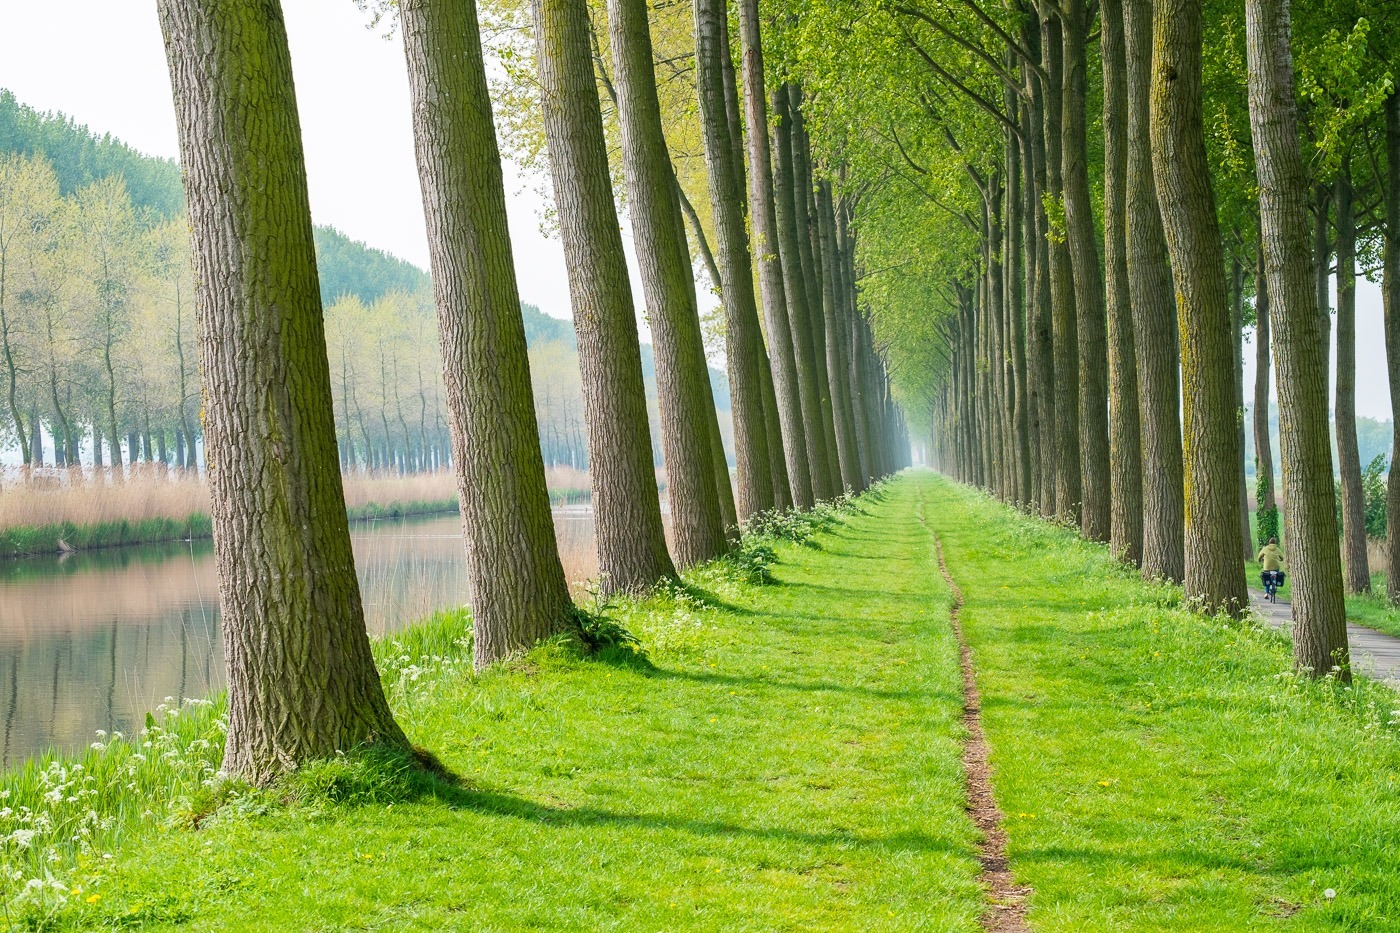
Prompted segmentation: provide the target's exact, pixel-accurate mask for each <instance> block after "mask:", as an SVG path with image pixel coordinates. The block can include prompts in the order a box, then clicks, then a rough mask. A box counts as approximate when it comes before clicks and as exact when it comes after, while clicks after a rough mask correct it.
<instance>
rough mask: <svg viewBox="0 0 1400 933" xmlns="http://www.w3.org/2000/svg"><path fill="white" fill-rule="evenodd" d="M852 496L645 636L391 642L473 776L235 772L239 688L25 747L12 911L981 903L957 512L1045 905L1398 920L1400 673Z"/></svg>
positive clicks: (758, 919) (1018, 836) (1179, 924)
mask: <svg viewBox="0 0 1400 933" xmlns="http://www.w3.org/2000/svg"><path fill="white" fill-rule="evenodd" d="M921 517H922V518H924V519H925V520H926V521H927V524H928V526H929V528H928V529H926V528H925V527H924V525H923V524H921V522H920V518H921ZM824 521H826V523H827V527H826V528H825V530H823V531H820V532H819V533H816V534H815V535H814V536H811V537H810V539H809V540H806V541H805V542H791V541H783V540H779V539H777V538H774V537H769V538H768V539H766V540H762V541H750V543H749V546H748V547H747V548H746V549H745V550H744V552H743V554H742V555H741V558H740V559H738V560H733V561H725V562H720V563H716V564H713V565H710V566H707V567H704V568H699V569H697V570H695V571H694V572H692V573H691V574H689V575H688V585H687V586H685V587H678V588H675V589H673V590H667V591H665V592H661V593H658V594H656V595H654V596H653V597H651V598H649V599H646V600H643V601H636V602H623V603H617V604H615V605H613V606H611V607H609V610H608V612H609V614H610V617H611V618H612V619H613V620H614V621H616V622H618V623H620V624H622V625H624V626H625V627H626V628H628V629H629V630H630V631H632V632H633V633H635V634H636V635H637V636H638V638H639V639H640V641H641V645H642V647H643V649H644V651H645V653H646V657H645V658H644V659H641V658H636V657H631V656H627V655H624V654H619V653H617V652H614V653H612V654H610V655H608V656H606V657H599V656H593V657H588V656H582V655H580V654H579V653H578V652H577V651H576V650H574V649H572V648H570V647H568V646H567V645H565V644H564V643H554V644H549V645H545V646H542V647H540V648H539V649H537V650H536V651H534V652H532V653H531V654H530V655H529V656H527V657H525V658H522V659H520V660H519V661H517V662H515V663H512V664H509V665H505V666H502V667H500V668H497V669H493V670H491V671H488V672H486V673H484V674H481V675H477V674H474V673H473V672H472V670H471V665H470V661H469V658H470V639H469V635H468V620H467V619H466V617H465V616H464V615H456V616H443V617H440V618H438V619H436V620H435V621H434V622H432V623H431V624H428V625H424V626H419V627H417V628H414V629H412V630H410V631H409V632H408V633H405V634H402V635H400V636H397V637H396V638H395V639H394V640H392V641H388V642H383V643H380V644H379V645H377V646H376V655H377V658H378V660H379V663H380V665H381V669H382V671H383V673H384V678H385V683H386V684H387V686H388V691H389V695H390V698H391V702H392V703H393V705H394V708H395V710H396V712H397V713H398V715H399V716H400V718H401V721H402V722H403V723H404V726H405V728H406V729H407V731H408V733H409V735H410V737H411V738H412V739H413V740H414V741H415V742H416V743H417V744H419V745H420V746H422V747H424V748H426V749H428V750H429V751H431V752H432V753H434V754H435V755H436V756H438V758H440V759H441V761H442V762H443V763H444V765H445V766H446V768H447V769H448V771H449V772H450V773H451V775H452V776H453V777H451V778H436V777H429V776H426V775H424V774H423V773H422V772H418V771H414V770H412V769H410V768H409V767H408V766H407V765H406V763H405V762H404V761H403V760H401V759H397V758H393V757H385V756H375V755H366V754H351V755H349V756H347V757H345V758H342V759H338V760H335V761H331V762H327V763H323V764H319V765H316V766H314V767H309V768H307V769H305V770H304V771H302V772H301V773H299V774H297V775H294V776H292V777H291V778H288V779H286V780H284V781H283V782H281V783H280V784H278V785H277V786H276V787H275V788H273V789H271V790H267V791H253V790H249V789H247V788H244V787H239V786H236V785H228V784H223V783H221V782H220V781H219V779H218V778H217V777H216V775H215V772H214V769H215V767H216V762H217V760H218V744H219V740H220V738H221V734H222V733H221V731H220V715H221V711H220V709H219V708H218V707H217V706H209V707H205V706H202V705H199V704H187V705H186V707H185V708H184V709H181V710H179V711H177V712H175V714H174V716H173V718H172V711H169V710H166V711H163V717H157V719H156V720H154V721H153V728H152V729H151V730H148V732H147V735H146V736H145V737H143V738H141V739H138V740H136V742H137V743H138V744H136V745H134V746H128V745H127V742H128V740H127V739H125V738H122V739H117V740H115V742H113V741H112V738H111V737H108V738H107V739H106V740H104V741H106V742H108V743H110V744H108V745H107V747H105V748H102V749H98V750H94V751H93V752H92V753H91V755H90V756H89V759H88V760H87V761H85V762H81V764H82V765H83V768H82V770H78V769H77V768H75V767H74V763H73V762H71V761H68V762H59V763H54V764H48V765H44V764H39V765H35V766H33V767H31V769H29V771H27V772H25V774H22V775H12V776H10V777H9V778H7V779H6V782H5V783H3V784H0V795H3V794H4V793H5V792H6V791H8V792H9V793H10V797H8V798H6V801H5V802H6V803H7V804H8V805H9V806H10V810H9V811H3V810H0V833H2V834H3V839H4V840H5V841H4V843H3V845H0V859H3V865H0V878H4V879H10V880H8V881H5V882H4V885H5V887H4V888H3V889H2V890H3V891H4V895H5V910H6V911H7V914H6V915H7V916H9V917H10V918H12V919H14V918H23V920H24V922H26V923H31V924H32V925H34V926H43V927H45V928H48V929H80V928H82V929H89V928H106V927H112V926H123V925H128V926H133V927H139V928H142V929H174V928H177V927H178V928H186V927H188V928H194V929H200V930H253V929H257V930H264V929H274V930H278V929H287V930H302V929H344V928H386V929H396V930H397V929H422V930H438V929H460V930H505V929H521V928H529V929H551V930H555V929H572V930H596V929H615V930H633V929H635V930H657V929H665V930H683V929H694V930H730V929H734V930H773V929H789V930H809V929H811V930H862V931H864V930H940V931H941V930H967V931H972V930H975V929H977V917H978V915H979V914H980V913H981V910H982V893H981V890H980V888H979V886H978V884H977V883H976V879H977V870H978V865H977V862H976V860H975V843H976V838H975V831H974V830H973V828H972V826H971V825H970V823H969V821H968V819H967V817H966V814H965V812H964V806H965V802H966V801H965V793H964V783H963V781H964V778H963V775H962V772H961V765H960V752H961V749H960V743H961V741H962V739H963V736H964V730H963V729H962V726H961V723H960V713H961V693H960V686H961V685H960V681H959V676H958V670H957V654H956V645H955V643H954V640H953V638H952V636H951V632H950V631H949V625H948V605H949V594H948V592H947V589H946V587H944V586H943V585H942V583H941V581H940V578H939V576H938V573H937V569H936V566H935V564H934V561H933V559H932V540H931V536H930V531H929V529H932V531H933V532H935V533H937V534H938V535H939V537H940V539H941V540H942V542H943V546H944V550H945V554H946V557H947V561H948V566H949V569H950V572H951V573H952V574H953V576H954V578H955V579H956V580H957V581H958V583H959V585H960V587H961V589H962V591H963V595H964V606H963V609H962V614H961V618H962V624H963V628H964V631H965V633H966V635H967V638H968V640H969V642H970V644H971V647H972V651H973V660H974V663H975V665H976V669H977V679H978V686H979V689H980V691H981V701H982V726H983V728H984V729H985V731H986V736H987V740H988V743H989V745H990V747H991V750H992V759H991V763H992V767H993V773H992V779H993V786H994V789H995V792H996V795H997V798H998V802H999V803H1000V806H1001V809H1002V811H1003V812H1004V813H1005V815H1006V821H1005V828H1006V832H1007V835H1008V840H1009V844H1008V852H1009V855H1010V859H1011V867H1012V869H1013V870H1014V872H1015V873H1016V879H1017V881H1018V882H1019V883H1021V884H1026V885H1029V886H1030V887H1031V888H1032V889H1033V893H1032V894H1031V896H1030V923H1031V926H1032V928H1033V929H1035V930H1037V931H1076V933H1078V931H1083V930H1114V931H1119V930H1128V931H1132V930H1142V931H1158V930H1201V931H1207V930H1208V931H1219V930H1255V929H1272V928H1287V929H1291V930H1321V929H1355V930H1368V931H1370V930H1387V929H1400V917H1397V916H1396V914H1395V910H1394V905H1395V904H1397V903H1400V698H1397V697H1396V695H1395V693H1394V692H1392V691H1390V690H1388V689H1386V688H1383V687H1381V686H1379V685H1377V684H1374V683H1371V682H1369V681H1364V680H1362V681H1359V682H1358V683H1357V684H1356V685H1355V686H1352V687H1344V686H1341V685H1338V684H1335V683H1331V682H1321V683H1315V682H1311V681H1304V680H1301V679H1299V678H1297V677H1295V676H1294V675H1293V674H1292V673H1291V671H1290V659H1289V652H1288V647H1287V644H1286V641H1285V640H1284V639H1283V638H1282V637H1281V636H1279V635H1276V634H1273V633H1271V632H1267V631H1265V630H1263V629H1262V628H1260V627H1258V626H1256V625H1254V624H1251V623H1232V622H1227V621H1223V620H1217V619H1211V618H1205V617H1201V616H1198V615H1193V614H1190V613H1187V612H1184V611H1182V610H1181V609H1180V608H1179V605H1180V591H1179V590H1177V589H1175V588H1171V587H1153V586H1148V585H1145V584H1143V583H1141V582H1140V581H1139V580H1137V579H1136V577H1135V576H1134V575H1133V574H1131V573H1129V572H1127V571H1125V570H1124V569H1122V568H1121V567H1118V566H1117V565H1115V564H1114V563H1113V562H1112V561H1111V560H1110V559H1109V557H1108V555H1107V553H1106V550H1105V549H1104V548H1102V547H1099V546H1091V545H1088V544H1085V543H1083V542H1081V541H1079V540H1078V539H1077V538H1076V537H1075V536H1074V535H1073V534H1072V533H1070V532H1069V531H1066V530H1064V529H1061V528H1056V527H1052V526H1049V525H1046V524H1045V523H1042V522H1039V521H1035V520H1032V519H1029V518H1026V517H1024V516H1022V515H1019V514H1018V513H1015V512H1012V511H1010V510H1008V509H1006V508H1004V507H1002V506H999V505H997V504H995V503H992V502H990V501H989V500H987V499H985V498H984V497H982V496H980V495H978V494H975V493H973V492H970V491H968V490H965V489H962V488H960V487H956V486H954V485H952V484H950V483H947V482H944V481H942V480H939V479H937V478H935V477H933V476H931V475H929V474H918V473H916V474H910V475H907V476H905V477H902V478H900V479H899V480H897V481H895V482H894V483H892V484H891V485H889V486H888V487H886V488H885V489H884V490H882V491H881V492H880V493H879V494H877V495H876V496H872V497H867V498H866V499H863V500H861V501H860V503H859V504H858V507H857V510H856V511H852V512H850V513H848V514H845V515H842V516H839V517H835V518H832V517H830V516H828V517H827V519H825V520H824ZM770 530H773V531H777V532H781V533H783V534H789V535H794V536H796V537H797V538H808V536H809V533H810V532H811V523H810V522H797V523H793V522H782V523H775V524H774V525H772V526H770ZM770 548H771V550H769V549H770ZM774 559H775V560H774ZM764 578H771V580H772V582H771V583H764V582H762V581H763V580H764ZM139 743H145V744H144V745H141V744H139ZM138 756H140V757H139V758H138ZM85 794H86V795H89V797H85V796H84V795H85ZM88 799H91V801H92V803H88V802H87V800H88ZM21 806H23V807H26V808H28V809H27V810H21V809H20V807H21ZM5 821H8V822H5ZM85 821H86V822H85ZM40 823H43V824H46V825H44V826H43V827H42V828H36V825H37V824H40ZM85 827H87V829H86V832H85V831H84V830H85ZM26 832H27V833H28V835H25V833H26Z"/></svg>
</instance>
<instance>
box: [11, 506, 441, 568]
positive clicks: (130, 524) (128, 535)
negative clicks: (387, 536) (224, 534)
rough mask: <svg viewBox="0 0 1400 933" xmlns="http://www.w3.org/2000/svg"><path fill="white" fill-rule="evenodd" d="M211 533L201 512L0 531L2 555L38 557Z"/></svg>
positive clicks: (414, 511) (353, 514)
mask: <svg viewBox="0 0 1400 933" xmlns="http://www.w3.org/2000/svg"><path fill="white" fill-rule="evenodd" d="M455 511H457V500H456V498H451V499H439V500H436V501H429V502H390V503H387V504H383V503H378V502H369V503H366V504H364V505H359V506H352V507H347V508H346V510H345V513H346V515H347V516H348V517H349V518H350V520H351V521H363V520H376V519H393V518H406V517H408V516H412V515H439V514H444V513H447V512H455ZM213 533H214V529H213V524H212V523H211V522H210V519H209V516H208V515H207V514H205V513H203V512H197V513H195V514H193V515H189V516H187V517H185V518H183V519H172V518H148V519H143V520H139V521H128V520H127V519H118V520H116V521H110V522H96V523H93V524H75V523H73V522H63V523H62V524H56V525H41V526H39V527H37V528H10V529H7V530H4V531H0V558H3V557H37V556H40V555H44V554H59V553H62V552H64V551H91V550H96V549H98V548H111V547H126V546H128V545H133V544H159V543H162V542H165V541H188V540H191V539H195V540H198V539H203V538H209V537H212V535H213Z"/></svg>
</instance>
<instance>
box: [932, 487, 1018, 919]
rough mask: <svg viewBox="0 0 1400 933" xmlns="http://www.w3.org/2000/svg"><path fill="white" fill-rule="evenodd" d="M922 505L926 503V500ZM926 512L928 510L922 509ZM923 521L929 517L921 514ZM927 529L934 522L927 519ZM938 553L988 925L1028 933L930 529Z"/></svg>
mask: <svg viewBox="0 0 1400 933" xmlns="http://www.w3.org/2000/svg"><path fill="white" fill-rule="evenodd" d="M920 504H921V505H922V503H920ZM921 511H922V510H921ZM919 520H920V521H924V519H923V515H922V514H920V517H919ZM924 527H926V528H927V527H928V523H927V522H924ZM928 532H929V535H930V536H932V538H933V546H934V549H935V551H936V552H937V554H938V569H939V570H940V571H942V573H943V579H944V580H946V581H947V583H948V588H949V589H950V590H952V593H953V610H952V622H953V634H954V635H956V636H957V639H958V658H959V661H960V663H961V665H962V676H963V725H964V726H966V727H967V742H966V743H965V744H964V745H963V771H964V772H965V773H966V774H967V814H968V816H970V817H971V818H972V822H973V823H975V824H976V825H977V828H978V829H979V830H981V831H982V842H981V844H980V845H979V847H978V849H979V852H978V860H979V861H980V862H981V863H982V875H981V881H982V884H983V886H984V887H986V889H987V898H988V901H989V904H988V905H987V910H986V912H985V913H983V914H982V928H983V929H985V930H988V931H990V933H1025V931H1028V930H1029V929H1030V928H1029V927H1028V926H1027V925H1026V898H1027V897H1028V896H1029V895H1030V893H1031V889H1030V888H1028V887H1025V886H1023V885H1018V884H1017V883H1016V879H1015V877H1014V876H1013V875H1012V873H1011V866H1010V864H1009V862H1008V861H1007V858H1006V831H1005V830H1004V829H1002V826H1001V820H1002V813H1001V810H1000V809H998V808H997V802H996V797H995V796H994V795H993V794H992V769H991V765H990V764H989V763H988V761H987V758H988V750H987V737H986V735H984V734H983V732H982V700H981V698H980V696H979V695H978V693H977V680H976V677H975V676H974V675H973V670H972V652H971V650H969V649H968V647H967V639H965V638H964V637H963V630H962V624H961V622H960V621H959V618H958V616H959V614H960V612H961V610H962V604H963V596H962V590H960V589H958V585H957V583H955V582H954V581H953V575H952V574H950V573H949V572H948V564H947V562H946V561H944V559H943V543H942V542H941V541H939V540H938V535H937V534H935V533H934V531H933V529H932V528H929V529H928Z"/></svg>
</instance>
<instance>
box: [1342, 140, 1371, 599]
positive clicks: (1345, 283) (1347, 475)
mask: <svg viewBox="0 0 1400 933" xmlns="http://www.w3.org/2000/svg"><path fill="white" fill-rule="evenodd" d="M1333 203H1334V204H1335V205H1336V216H1337V401H1336V409H1335V410H1336V419H1337V461H1338V466H1339V467H1340V471H1341V474H1342V567H1343V571H1344V573H1345V582H1346V588H1347V592H1348V593H1369V592H1371V568H1370V564H1369V562H1368V560H1367V557H1366V492H1365V490H1364V489H1363V488H1362V486H1361V452H1360V450H1359V449H1358V447H1357V443H1356V214H1355V208H1354V207H1353V203H1354V202H1353V197H1352V190H1351V166H1350V164H1348V163H1343V165H1342V171H1341V174H1340V175H1338V176H1337V188H1336V195H1335V197H1334V198H1333Z"/></svg>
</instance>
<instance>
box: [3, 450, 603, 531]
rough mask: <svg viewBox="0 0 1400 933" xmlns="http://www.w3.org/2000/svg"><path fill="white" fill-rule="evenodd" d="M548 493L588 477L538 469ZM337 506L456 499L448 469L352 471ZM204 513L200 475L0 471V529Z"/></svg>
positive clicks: (575, 487)
mask: <svg viewBox="0 0 1400 933" xmlns="http://www.w3.org/2000/svg"><path fill="white" fill-rule="evenodd" d="M545 479H546V482H547V483H548V485H549V488H550V489H551V490H552V491H554V492H555V493H556V494H558V495H559V496H560V498H562V499H564V500H565V501H578V500H581V499H583V498H584V497H585V496H586V494H587V491H588V489H589V476H588V474H587V473H586V472H584V471H582V470H575V469H573V468H572V467H568V466H553V467H549V468H548V469H546V471H545ZM344 486H345V505H346V507H347V508H350V509H362V508H366V507H369V506H376V505H377V506H396V505H407V504H419V503H421V504H429V503H446V502H449V501H451V500H454V499H456V498H457V482H456V478H455V476H454V474H453V473H452V472H451V471H450V470H440V471H438V472H435V473H414V474H407V475H399V474H397V473H357V472H351V473H346V474H345V475H344ZM208 512H209V487H208V485H207V484H206V483H205V482H204V478H203V476H199V477H192V476H189V475H188V474H182V473H179V472H177V471H174V470H163V469H160V468H159V467H147V466H144V465H140V464H138V465H137V466H135V467H129V468H128V472H127V474H126V479H125V481H123V482H120V483H119V482H116V481H114V480H113V479H112V477H111V476H110V474H108V473H107V472H106V471H101V472H95V471H94V470H92V469H91V468H88V469H87V470H85V471H82V472H78V471H67V470H41V471H36V473H35V474H34V475H33V476H32V477H31V481H30V482H28V483H26V482H24V481H23V478H22V476H21V474H20V473H19V471H17V470H10V471H8V472H6V471H4V470H0V531H4V530H8V529H15V528H38V527H43V526H46V525H62V524H65V523H67V524H72V525H80V526H81V525H97V524H102V523H107V522H121V521H126V522H130V523H132V524H136V523H139V522H144V521H150V520H158V519H171V520H173V521H182V520H184V519H186V518H188V517H189V516H191V515H205V514H208Z"/></svg>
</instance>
